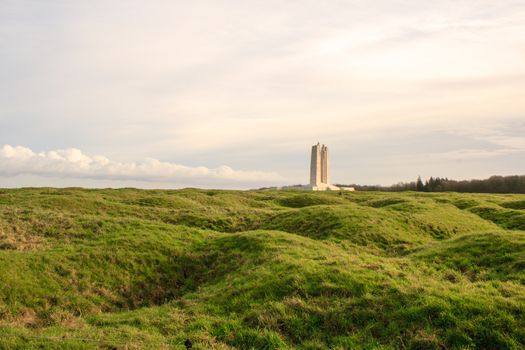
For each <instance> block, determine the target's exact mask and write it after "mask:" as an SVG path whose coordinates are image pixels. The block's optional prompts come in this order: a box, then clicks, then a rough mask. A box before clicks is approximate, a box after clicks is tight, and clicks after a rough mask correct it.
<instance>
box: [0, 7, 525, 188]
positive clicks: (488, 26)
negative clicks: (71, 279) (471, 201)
mask: <svg viewBox="0 0 525 350" xmlns="http://www.w3.org/2000/svg"><path fill="white" fill-rule="evenodd" d="M318 141H320V142H322V143H325V144H327V145H328V146H329V148H330V152H331V165H332V169H331V170H332V179H333V181H334V182H336V183H361V184H391V183H395V182H398V181H409V180H414V179H415V178H416V177H417V176H418V175H421V176H423V177H428V176H431V175H434V176H443V177H449V178H458V179H464V178H484V177H488V176H490V175H493V174H501V175H510V174H525V1H523V0H519V1H506V0H501V1H493V0H490V1H489V0H465V1H461V0H455V1H452V0H435V1H420V0H410V1H401V0H397V1H396V0H376V1H374V0H349V1H343V0H323V1H318V0H316V1H309V0H301V1H294V0H283V1H277V0H267V1H259V0H257V1H253V0H242V1H241V0H239V1H237V0H230V1H222V0H213V1H211V0H210V1H200V0H192V1H175V0H169V1H168V0H166V1H145V0H143V1H133V0H127V1H122V0H118V1H112V0H89V1H88V0H86V1H58V0H56V1H53V0H49V1H40V0H38V1H25V0H0V187H16V186H31V185H33V186H43V185H51V186H72V185H75V186H91V187H92V186H96V187H107V186H110V187H122V186H138V187H180V186H199V187H221V188H251V187H258V186H263V185H276V184H296V183H307V182H308V180H309V173H308V172H309V155H310V147H311V145H312V144H314V143H317V142H318Z"/></svg>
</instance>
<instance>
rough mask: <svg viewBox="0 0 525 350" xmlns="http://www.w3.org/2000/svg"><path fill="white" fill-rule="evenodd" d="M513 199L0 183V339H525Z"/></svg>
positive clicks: (427, 343)
mask: <svg viewBox="0 0 525 350" xmlns="http://www.w3.org/2000/svg"><path fill="white" fill-rule="evenodd" d="M524 230H525V195H482V194H479V195H478V194H454V193H447V194H444V193H432V194H430V193H429V194H423V193H408V192H406V193H371V192H368V193H367V192H362V193H359V192H356V193H338V192H332V193H309V192H295V191H246V192H240V191H215V190H194V189H187V190H178V191H144V190H135V189H122V190H83V189H47V188H43V189H20V190H0V348H1V349H19V348H20V349H22V348H23V349H93V348H101V349H184V345H183V343H184V341H185V340H186V339H187V338H189V339H191V340H192V341H193V343H194V346H193V348H194V349H523V348H525V231H524Z"/></svg>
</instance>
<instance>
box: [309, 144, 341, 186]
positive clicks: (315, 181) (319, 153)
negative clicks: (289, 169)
mask: <svg viewBox="0 0 525 350" xmlns="http://www.w3.org/2000/svg"><path fill="white" fill-rule="evenodd" d="M308 188H309V189H311V190H312V191H326V190H332V191H337V190H339V187H337V186H333V185H331V184H330V162H329V161H328V147H327V146H325V145H321V144H319V142H318V143H317V145H313V146H312V158H311V161H310V185H309V186H308Z"/></svg>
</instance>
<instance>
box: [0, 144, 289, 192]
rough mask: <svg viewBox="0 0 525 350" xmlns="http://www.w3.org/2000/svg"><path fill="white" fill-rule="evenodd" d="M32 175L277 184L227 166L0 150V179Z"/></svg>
mask: <svg viewBox="0 0 525 350" xmlns="http://www.w3.org/2000/svg"><path fill="white" fill-rule="evenodd" d="M21 174H32V175H40V176H49V177H67V178H83V179H111V180H139V181H148V182H177V183H194V184H198V183H277V182H282V181H283V178H282V177H281V176H280V175H278V174H277V173H273V172H263V171H243V170H234V169H232V168H230V167H228V166H225V165H223V166H220V167H217V168H207V167H203V166H199V167H189V166H184V165H180V164H175V163H170V162H162V161H159V160H157V159H151V158H150V159H146V160H144V161H142V162H128V163H121V162H116V161H112V160H110V159H108V158H106V157H104V156H88V155H86V154H84V153H82V151H81V150H79V149H76V148H70V149H65V150H55V151H47V152H40V153H36V152H34V151H32V150H31V149H29V148H27V147H22V146H16V147H13V146H10V145H5V146H3V147H2V148H0V176H16V175H21Z"/></svg>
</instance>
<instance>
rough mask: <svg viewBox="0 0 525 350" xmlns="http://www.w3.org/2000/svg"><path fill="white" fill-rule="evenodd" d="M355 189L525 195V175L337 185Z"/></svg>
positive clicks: (418, 179)
mask: <svg viewBox="0 0 525 350" xmlns="http://www.w3.org/2000/svg"><path fill="white" fill-rule="evenodd" d="M336 186H342V187H354V188H355V189H356V190H357V191H385V192H402V191H418V192H469V193H525V175H513V176H491V177H490V178H488V179H484V180H461V181H458V180H451V179H448V178H441V177H430V178H429V179H428V180H425V181H423V180H422V179H421V177H418V178H417V180H416V181H412V182H399V183H397V184H395V185H392V186H374V185H373V186H368V185H336Z"/></svg>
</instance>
